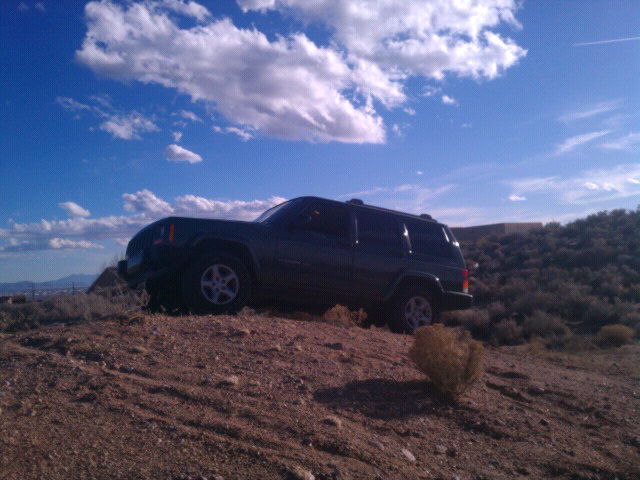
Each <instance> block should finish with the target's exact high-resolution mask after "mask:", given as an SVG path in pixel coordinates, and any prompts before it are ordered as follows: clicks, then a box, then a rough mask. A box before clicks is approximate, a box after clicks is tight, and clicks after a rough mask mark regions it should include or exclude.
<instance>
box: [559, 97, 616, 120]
mask: <svg viewBox="0 0 640 480" xmlns="http://www.w3.org/2000/svg"><path fill="white" fill-rule="evenodd" d="M620 106H621V103H620V102H619V101H618V100H612V101H608V102H600V103H596V104H595V105H589V106H587V107H585V108H583V109H581V110H576V111H573V112H569V113H565V114H564V115H561V116H560V118H559V120H560V121H562V122H575V121H577V120H585V119H587V118H591V117H595V116H597V115H601V114H603V113H609V112H612V111H614V110H617V109H619V108H620Z"/></svg>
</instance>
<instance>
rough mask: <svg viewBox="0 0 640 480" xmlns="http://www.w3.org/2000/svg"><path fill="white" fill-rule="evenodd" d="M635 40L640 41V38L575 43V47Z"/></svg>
mask: <svg viewBox="0 0 640 480" xmlns="http://www.w3.org/2000/svg"><path fill="white" fill-rule="evenodd" d="M633 40H640V37H629V38H615V39H613V40H599V41H597V42H584V43H574V44H573V46H574V47H584V46H585V45H602V44H604V43H618V42H631V41H633Z"/></svg>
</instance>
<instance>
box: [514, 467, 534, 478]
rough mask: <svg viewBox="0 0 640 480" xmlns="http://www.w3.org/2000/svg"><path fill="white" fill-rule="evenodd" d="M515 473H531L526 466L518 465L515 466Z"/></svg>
mask: <svg viewBox="0 0 640 480" xmlns="http://www.w3.org/2000/svg"><path fill="white" fill-rule="evenodd" d="M516 473H519V474H520V475H525V476H527V475H531V471H530V470H529V469H528V468H527V467H518V468H516Z"/></svg>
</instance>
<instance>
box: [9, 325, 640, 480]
mask: <svg viewBox="0 0 640 480" xmlns="http://www.w3.org/2000/svg"><path fill="white" fill-rule="evenodd" d="M411 342H412V339H411V337H408V336H403V335H395V334H392V333H390V332H388V331H386V330H382V329H375V328H373V329H370V330H364V329H361V328H358V327H350V328H349V327H344V326H335V325H330V324H327V323H318V322H305V321H297V320H286V319H280V318H272V317H262V316H259V315H239V316H219V317H213V316H202V317H170V316H163V315H150V314H144V315H140V316H132V317H128V318H125V317H120V318H114V319H113V320H100V321H96V322H82V323H78V324H75V325H64V324H52V325H48V326H43V327H39V328H38V329H36V330H31V331H23V332H18V333H15V334H14V333H12V334H7V333H5V334H0V479H29V478H43V479H89V478H96V479H112V478H122V479H156V478H158V479H257V478H269V479H270V478H275V479H312V478H315V479H376V478H378V479H414V478H415V479H421V478H424V479H437V478H442V479H446V480H450V479H461V480H466V479H478V480H479V479H504V478H509V479H511V478H531V479H537V478H560V479H611V480H613V479H614V478H618V479H621V480H622V479H637V478H640V422H639V421H638V418H639V415H638V414H639V413H640V345H637V344H636V345H628V346H625V347H622V348H619V349H612V350H597V351H589V352H583V353H578V354H568V353H560V352H549V351H546V350H544V349H542V348H540V347H539V346H536V345H535V344H534V345H526V346H520V347H501V348H487V349H486V350H485V356H484V369H485V372H484V374H483V376H482V378H481V380H480V381H479V382H478V383H476V384H475V385H474V386H473V387H472V388H471V389H470V390H469V391H468V392H467V393H465V394H464V395H463V397H462V398H461V399H460V400H459V401H458V402H457V403H447V402H445V401H443V400H442V399H440V398H439V397H438V395H437V394H436V393H435V392H434V391H433V390H432V389H431V388H430V387H429V384H428V383H427V382H425V380H424V377H423V375H422V374H421V373H420V372H419V371H417V370H416V369H415V368H414V367H413V365H412V363H411V362H410V360H409V359H408V358H407V351H408V349H409V346H410V344H411Z"/></svg>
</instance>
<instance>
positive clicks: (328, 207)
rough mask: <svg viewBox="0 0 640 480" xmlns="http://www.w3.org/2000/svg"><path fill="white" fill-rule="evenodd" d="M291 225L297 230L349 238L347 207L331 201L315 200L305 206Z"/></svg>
mask: <svg viewBox="0 0 640 480" xmlns="http://www.w3.org/2000/svg"><path fill="white" fill-rule="evenodd" d="M292 226H293V227H294V228H296V229H298V230H307V231H311V232H314V233H317V234H320V235H326V236H330V237H337V238H341V239H349V208H348V207H347V206H346V205H340V204H336V203H332V202H316V203H314V204H313V205H311V206H309V207H308V208H306V209H305V210H304V212H303V213H302V215H301V216H300V217H298V218H297V219H296V220H294V222H293V224H292Z"/></svg>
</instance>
